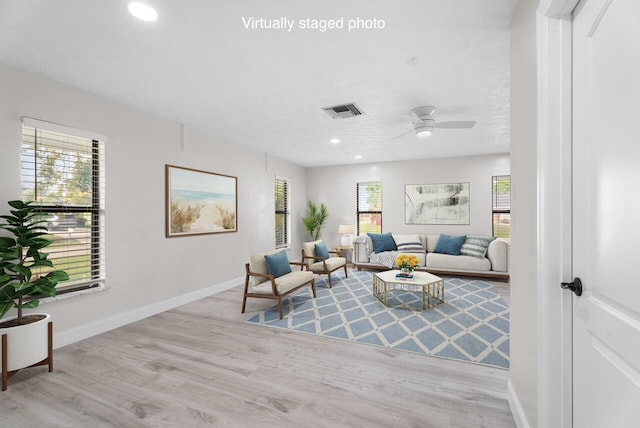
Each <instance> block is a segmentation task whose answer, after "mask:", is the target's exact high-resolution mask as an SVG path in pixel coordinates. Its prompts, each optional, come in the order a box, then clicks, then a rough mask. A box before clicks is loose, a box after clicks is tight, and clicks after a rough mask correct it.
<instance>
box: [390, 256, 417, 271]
mask: <svg viewBox="0 0 640 428" xmlns="http://www.w3.org/2000/svg"><path fill="white" fill-rule="evenodd" d="M419 264H420V260H418V257H416V256H414V255H413V254H400V255H399V256H398V257H396V266H398V269H400V270H401V271H402V272H404V273H411V272H413V271H414V270H415V268H416V267H417V266H418V265H419Z"/></svg>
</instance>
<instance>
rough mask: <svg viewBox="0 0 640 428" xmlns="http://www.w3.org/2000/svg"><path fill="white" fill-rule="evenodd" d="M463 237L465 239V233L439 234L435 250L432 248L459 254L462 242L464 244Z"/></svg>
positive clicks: (441, 252)
mask: <svg viewBox="0 0 640 428" xmlns="http://www.w3.org/2000/svg"><path fill="white" fill-rule="evenodd" d="M465 239H467V235H462V236H449V235H440V238H438V243H437V244H436V248H435V250H433V252H434V253H440V254H451V255H453V256H459V255H460V248H462V244H464V241H465Z"/></svg>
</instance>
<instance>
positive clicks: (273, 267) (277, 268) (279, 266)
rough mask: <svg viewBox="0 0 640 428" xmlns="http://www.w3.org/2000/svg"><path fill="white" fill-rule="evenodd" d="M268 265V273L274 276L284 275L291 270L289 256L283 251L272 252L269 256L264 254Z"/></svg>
mask: <svg viewBox="0 0 640 428" xmlns="http://www.w3.org/2000/svg"><path fill="white" fill-rule="evenodd" d="M264 259H265V260H266V261H267V265H268V266H269V273H270V274H271V275H273V276H275V277H276V278H277V277H279V276H282V275H286V274H288V273H289V272H291V265H290V264H289V257H288V256H287V253H286V252H284V251H280V252H279V253H276V254H273V255H271V256H264Z"/></svg>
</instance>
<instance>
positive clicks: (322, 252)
mask: <svg viewBox="0 0 640 428" xmlns="http://www.w3.org/2000/svg"><path fill="white" fill-rule="evenodd" d="M316 257H322V258H323V259H328V258H329V250H328V249H327V246H326V244H325V243H324V242H320V243H318V244H316Z"/></svg>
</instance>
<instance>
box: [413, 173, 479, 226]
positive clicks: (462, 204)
mask: <svg viewBox="0 0 640 428" xmlns="http://www.w3.org/2000/svg"><path fill="white" fill-rule="evenodd" d="M404 195H405V211H404V212H405V224H469V219H470V208H469V207H470V204H469V183H468V182H462V183H441V184H407V185H405V191H404Z"/></svg>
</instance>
